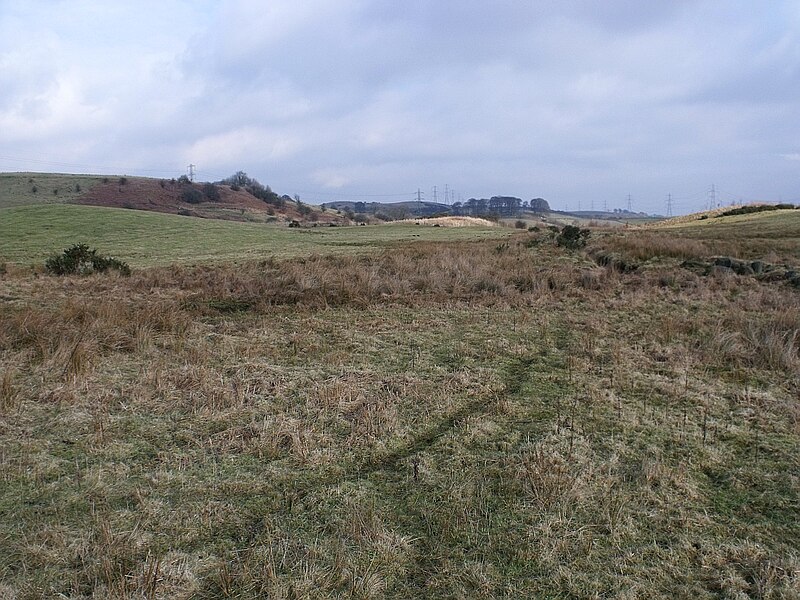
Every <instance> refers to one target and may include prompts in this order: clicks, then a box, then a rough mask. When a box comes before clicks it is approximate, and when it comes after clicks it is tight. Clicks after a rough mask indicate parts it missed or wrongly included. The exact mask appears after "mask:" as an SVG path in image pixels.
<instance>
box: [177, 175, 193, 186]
mask: <svg viewBox="0 0 800 600" xmlns="http://www.w3.org/2000/svg"><path fill="white" fill-rule="evenodd" d="M178 183H180V184H181V185H183V184H186V183H192V181H191V180H190V179H189V177H188V176H187V175H181V176H180V177H178Z"/></svg>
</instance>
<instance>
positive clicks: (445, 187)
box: [444, 183, 450, 204]
mask: <svg viewBox="0 0 800 600" xmlns="http://www.w3.org/2000/svg"><path fill="white" fill-rule="evenodd" d="M449 198H450V192H448V191H447V184H446V183H445V184H444V203H445V204H447V201H448V199H449Z"/></svg>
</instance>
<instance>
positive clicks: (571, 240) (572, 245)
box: [556, 225, 591, 250]
mask: <svg viewBox="0 0 800 600" xmlns="http://www.w3.org/2000/svg"><path fill="white" fill-rule="evenodd" d="M590 233H591V232H590V231H589V230H588V229H581V228H580V227H576V226H575V225H564V228H563V229H562V230H561V233H559V234H558V237H557V238H556V243H557V244H558V245H559V246H562V247H564V248H567V249H568V250H578V249H579V248H583V247H584V246H586V240H587V239H588V237H589V234H590Z"/></svg>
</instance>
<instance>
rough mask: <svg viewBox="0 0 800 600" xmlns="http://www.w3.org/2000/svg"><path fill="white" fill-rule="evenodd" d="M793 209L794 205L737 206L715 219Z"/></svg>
mask: <svg viewBox="0 0 800 600" xmlns="http://www.w3.org/2000/svg"><path fill="white" fill-rule="evenodd" d="M794 208H795V206H794V204H785V203H783V204H756V205H752V204H750V205H747V206H739V207H737V208H731V209H730V210H726V211H724V212H722V213H720V214H718V215H717V216H716V217H717V218H719V217H732V216H735V215H749V214H752V213H760V212H766V211H771V210H793V209H794Z"/></svg>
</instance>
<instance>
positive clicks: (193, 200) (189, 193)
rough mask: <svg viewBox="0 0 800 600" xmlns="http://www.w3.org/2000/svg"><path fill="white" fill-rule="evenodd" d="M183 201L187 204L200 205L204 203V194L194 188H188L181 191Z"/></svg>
mask: <svg viewBox="0 0 800 600" xmlns="http://www.w3.org/2000/svg"><path fill="white" fill-rule="evenodd" d="M181 200H183V201H184V202H186V203H187V204H200V203H201V202H202V201H203V193H202V192H201V191H200V190H196V189H194V188H193V187H187V188H184V189H183V191H181Z"/></svg>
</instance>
